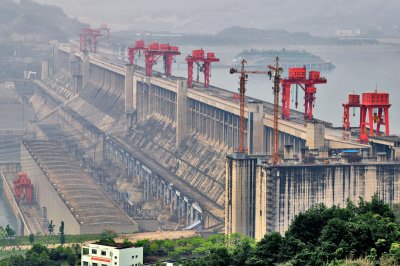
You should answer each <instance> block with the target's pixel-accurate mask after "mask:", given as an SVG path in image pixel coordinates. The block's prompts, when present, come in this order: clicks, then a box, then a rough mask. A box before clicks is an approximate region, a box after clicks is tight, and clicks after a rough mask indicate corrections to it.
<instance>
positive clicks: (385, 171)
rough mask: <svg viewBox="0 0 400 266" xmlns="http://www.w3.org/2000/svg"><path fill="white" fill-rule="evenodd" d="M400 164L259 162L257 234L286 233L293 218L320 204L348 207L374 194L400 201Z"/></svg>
mask: <svg viewBox="0 0 400 266" xmlns="http://www.w3.org/2000/svg"><path fill="white" fill-rule="evenodd" d="M399 185H400V164H399V163H386V164H384V163H368V164H337V165H299V166H280V167H268V166H265V165H260V166H258V169H257V178H256V192H255V193H256V203H255V213H256V218H255V229H256V233H255V237H256V239H261V238H262V237H263V236H264V235H265V234H266V233H267V232H272V231H277V232H280V233H282V234H283V233H284V232H285V231H286V230H287V229H288V227H289V225H290V222H291V220H292V219H293V218H294V217H295V216H296V215H297V214H299V213H300V212H304V211H306V210H308V209H310V208H311V207H313V206H315V205H316V204H321V203H322V204H324V205H326V206H328V207H330V206H333V205H336V206H341V207H344V206H346V203H347V200H350V201H352V202H354V203H357V202H358V201H359V199H360V198H363V199H364V200H367V201H369V200H370V199H371V197H372V196H373V195H374V194H377V196H378V197H379V198H380V199H382V200H384V201H385V202H387V203H389V204H398V203H400V187H399Z"/></svg>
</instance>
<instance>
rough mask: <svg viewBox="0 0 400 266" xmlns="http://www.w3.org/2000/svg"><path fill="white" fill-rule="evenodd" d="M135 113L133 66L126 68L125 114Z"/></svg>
mask: <svg viewBox="0 0 400 266" xmlns="http://www.w3.org/2000/svg"><path fill="white" fill-rule="evenodd" d="M132 111H133V65H126V66H125V113H130V112H132Z"/></svg>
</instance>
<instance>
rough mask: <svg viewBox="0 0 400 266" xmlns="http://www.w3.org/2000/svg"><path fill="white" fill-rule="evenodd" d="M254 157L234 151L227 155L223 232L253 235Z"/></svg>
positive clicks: (255, 161) (255, 160) (255, 162)
mask: <svg viewBox="0 0 400 266" xmlns="http://www.w3.org/2000/svg"><path fill="white" fill-rule="evenodd" d="M256 164H257V159H256V158H249V157H246V156H245V154H240V153H236V154H233V155H232V156H228V157H227V161H226V175H227V178H226V184H225V188H226V189H225V234H232V233H240V234H244V235H247V236H251V237H254V219H255V218H254V215H255V213H254V211H255V205H254V199H255V177H256Z"/></svg>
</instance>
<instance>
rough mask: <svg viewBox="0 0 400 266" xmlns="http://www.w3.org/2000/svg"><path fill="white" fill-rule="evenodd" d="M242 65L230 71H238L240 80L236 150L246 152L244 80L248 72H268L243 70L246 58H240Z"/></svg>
mask: <svg viewBox="0 0 400 266" xmlns="http://www.w3.org/2000/svg"><path fill="white" fill-rule="evenodd" d="M241 64H242V67H241V69H240V70H238V69H236V68H231V69H230V71H229V72H230V73H231V74H234V73H240V80H239V95H240V96H239V100H240V120H239V122H240V132H239V148H238V149H237V151H238V152H241V153H247V149H246V148H245V147H244V103H245V99H246V81H247V77H248V74H268V73H269V71H257V70H252V71H248V70H245V68H244V65H245V64H247V62H246V60H244V59H243V60H242V62H241Z"/></svg>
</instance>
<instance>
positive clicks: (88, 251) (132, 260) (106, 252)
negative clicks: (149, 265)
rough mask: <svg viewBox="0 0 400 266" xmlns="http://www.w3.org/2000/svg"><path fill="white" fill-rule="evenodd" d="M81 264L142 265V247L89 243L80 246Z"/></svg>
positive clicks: (97, 265)
mask: <svg viewBox="0 0 400 266" xmlns="http://www.w3.org/2000/svg"><path fill="white" fill-rule="evenodd" d="M81 265H82V266H140V265H143V248H142V247H138V248H136V247H132V248H123V247H121V245H120V244H119V243H116V244H115V245H113V246H105V245H98V244H89V246H83V247H82V259H81Z"/></svg>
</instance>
